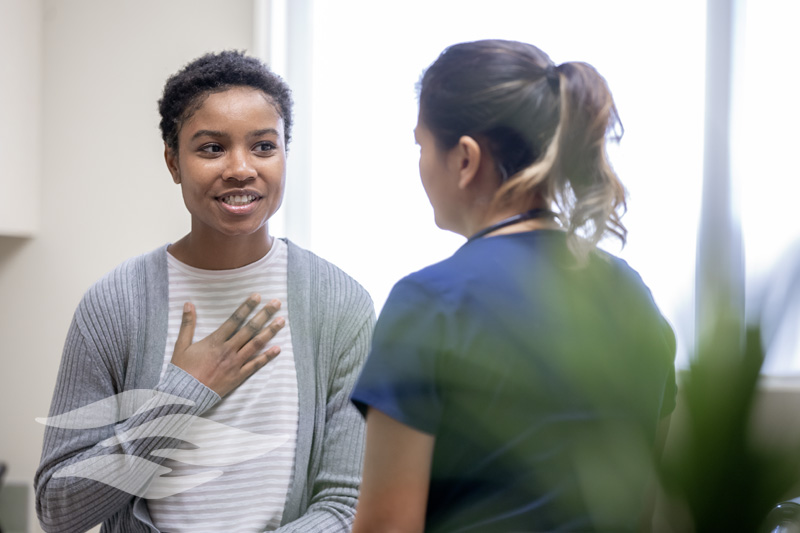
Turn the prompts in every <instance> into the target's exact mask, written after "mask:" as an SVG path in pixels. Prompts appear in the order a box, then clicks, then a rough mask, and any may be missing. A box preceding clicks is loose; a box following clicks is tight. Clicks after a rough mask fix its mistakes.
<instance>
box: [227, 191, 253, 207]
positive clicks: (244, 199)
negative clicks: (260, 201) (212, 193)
mask: <svg viewBox="0 0 800 533" xmlns="http://www.w3.org/2000/svg"><path fill="white" fill-rule="evenodd" d="M256 198H258V197H257V196H256V195H254V194H245V195H237V196H223V197H221V198H220V200H221V201H222V203H224V204H228V205H236V206H238V205H247V204H249V203H252V202H255V201H256Z"/></svg>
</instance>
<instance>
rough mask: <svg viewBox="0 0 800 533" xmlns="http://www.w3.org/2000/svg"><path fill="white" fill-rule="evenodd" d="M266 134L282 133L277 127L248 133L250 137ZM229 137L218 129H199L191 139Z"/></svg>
mask: <svg viewBox="0 0 800 533" xmlns="http://www.w3.org/2000/svg"><path fill="white" fill-rule="evenodd" d="M264 135H280V133H279V132H278V130H276V129H275V128H264V129H263V130H256V131H254V132H251V133H249V134H248V136H249V137H262V136H264ZM204 136H205V137H215V138H220V137H228V134H227V133H224V132H222V131H217V130H197V131H196V132H195V134H194V135H192V138H191V140H195V139H197V138H198V137H204Z"/></svg>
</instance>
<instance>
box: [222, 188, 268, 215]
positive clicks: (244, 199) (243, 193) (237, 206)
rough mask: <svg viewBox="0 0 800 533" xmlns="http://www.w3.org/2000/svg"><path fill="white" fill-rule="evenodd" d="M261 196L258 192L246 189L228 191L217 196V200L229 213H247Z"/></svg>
mask: <svg viewBox="0 0 800 533" xmlns="http://www.w3.org/2000/svg"><path fill="white" fill-rule="evenodd" d="M261 198H262V196H261V195H260V194H258V193H256V192H253V191H247V190H236V191H230V192H227V193H225V194H222V195H220V196H217V200H218V201H219V203H220V204H221V205H222V207H223V209H225V210H226V211H228V212H229V213H235V214H239V215H243V214H247V213H249V212H250V211H252V209H254V208H255V205H256V203H257V202H258V201H259V200H261Z"/></svg>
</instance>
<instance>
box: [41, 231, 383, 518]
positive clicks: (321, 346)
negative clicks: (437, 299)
mask: <svg viewBox="0 0 800 533" xmlns="http://www.w3.org/2000/svg"><path fill="white" fill-rule="evenodd" d="M288 245H289V274H288V286H289V298H288V300H289V322H290V323H291V334H292V346H293V348H294V354H295V360H296V366H297V385H298V394H299V427H298V434H297V450H296V460H295V471H294V475H293V482H292V485H291V488H290V491H289V494H288V496H287V499H286V505H285V508H284V513H283V522H282V524H283V525H282V526H281V527H280V528H279V529H278V530H277V531H281V532H289V531H296V532H302V533H309V532H315V531H321V532H336V531H342V532H345V531H349V529H350V526H351V524H352V519H353V516H354V514H355V505H356V501H357V498H358V487H359V483H360V478H361V464H362V457H363V446H364V423H363V420H362V418H361V416H360V414H359V413H358V412H357V411H356V410H355V408H354V407H352V406H351V404H350V402H349V395H350V391H351V389H352V388H353V385H354V383H355V381H356V379H357V377H358V372H359V370H360V368H361V365H362V364H363V361H364V359H365V358H366V355H367V352H368V350H369V343H370V337H371V334H372V328H373V325H374V320H375V315H374V311H373V306H372V302H371V300H370V298H369V295H368V294H367V293H366V291H365V290H364V289H363V288H362V287H361V286H360V285H358V283H356V282H355V281H354V280H353V279H352V278H350V277H348V276H347V275H346V274H344V273H343V272H342V271H341V270H339V269H338V268H336V267H335V266H333V265H331V264H330V263H327V262H325V261H324V260H322V259H320V258H318V257H317V256H315V255H314V254H312V253H310V252H308V251H305V250H303V249H301V248H299V247H297V246H295V245H294V244H292V243H291V242H289V243H288ZM167 296H168V289H167V267H166V247H161V248H159V249H158V250H155V251H153V252H151V253H149V254H146V255H143V256H139V257H137V258H134V259H131V260H129V261H126V262H125V263H123V264H122V265H120V266H119V267H117V268H116V269H115V270H113V271H112V272H110V273H109V274H107V275H106V276H105V277H104V278H103V279H101V280H100V281H98V282H97V283H96V284H95V285H94V286H93V287H92V288H91V289H90V290H89V291H88V292H87V293H86V295H85V296H84V298H83V300H82V301H81V303H80V304H79V306H78V309H77V311H76V312H75V316H74V318H73V321H72V325H71V327H70V330H69V333H68V335H67V340H66V342H65V346H64V353H63V357H62V362H61V367H60V369H59V374H58V379H57V382H56V387H55V391H54V394H53V400H52V404H51V408H50V416H54V415H58V414H62V413H66V412H68V411H70V410H73V409H77V408H80V407H83V406H86V405H88V404H90V403H92V402H95V401H99V400H102V399H104V398H109V397H112V396H114V395H116V394H118V393H120V392H122V391H126V390H133V389H153V390H157V391H159V392H164V393H169V394H172V395H175V396H179V397H181V398H185V399H187V400H190V401H192V402H194V404H195V405H194V406H186V405H159V406H157V407H153V408H151V406H150V405H148V404H145V405H143V406H142V407H141V408H140V409H139V410H138V411H137V412H136V413H135V414H134V415H133V416H131V417H130V418H128V419H127V420H124V421H122V422H119V423H117V424H112V425H108V426H104V427H101V428H97V429H89V430H86V429H83V430H71V429H62V428H58V427H53V426H48V427H47V428H46V430H45V436H44V446H43V452H42V459H41V463H40V466H39V469H38V471H37V473H36V477H35V480H34V484H35V488H36V510H37V514H38V516H39V520H40V523H41V525H42V528H43V529H44V530H45V531H48V532H49V531H57V532H59V533H62V532H72V531H74V532H82V531H86V530H87V529H90V528H91V527H93V526H95V525H97V524H99V523H101V522H102V523H103V529H102V530H103V531H104V532H120V533H127V532H143V531H157V529H156V528H155V527H154V526H152V523H151V520H150V517H149V514H148V512H147V505H146V502H145V500H143V499H142V498H139V497H134V496H132V495H131V494H129V493H128V492H125V491H122V490H119V489H116V488H113V487H111V486H109V485H106V484H104V483H100V482H97V481H92V480H90V479H85V478H80V477H54V475H55V474H57V472H58V471H59V470H61V469H62V468H64V467H67V466H69V465H74V464H76V463H79V462H81V461H85V460H88V459H92V458H96V457H99V456H102V455H106V454H109V453H116V454H125V455H126V456H130V455H133V456H139V457H146V458H147V459H148V460H150V461H153V462H157V461H158V458H156V457H154V456H150V455H149V453H150V452H151V451H153V450H156V449H158V448H164V447H173V446H175V444H176V438H179V437H180V435H181V434H182V433H183V432H184V431H185V430H186V427H184V426H185V425H186V423H185V420H186V419H187V418H188V417H166V418H164V420H163V421H160V422H162V423H163V425H164V427H162V428H160V430H159V434H160V435H167V436H164V437H149V438H144V439H137V440H132V441H130V442H124V443H122V444H118V445H117V446H116V447H112V448H108V447H104V446H101V445H100V444H99V443H100V442H101V441H103V440H105V439H108V438H110V437H113V436H114V435H121V434H122V433H124V432H125V431H126V430H128V429H131V428H134V427H136V426H139V425H141V424H142V423H144V422H148V421H151V420H155V419H158V418H161V417H164V415H167V414H179V413H184V414H190V415H200V414H202V413H203V412H205V411H206V410H207V409H209V408H210V407H211V406H213V405H214V404H216V403H217V402H218V401H219V396H217V395H216V394H215V393H214V392H213V391H211V390H210V389H208V388H207V387H205V386H204V385H202V384H201V383H200V382H198V381H197V380H196V379H194V378H193V377H192V376H190V375H189V374H187V373H186V372H184V371H183V370H181V369H179V368H177V367H175V366H174V365H169V367H168V368H167V371H166V372H165V373H164V375H163V376H162V377H161V379H160V380H159V372H160V369H161V363H162V361H163V357H164V349H165V343H166V335H167V326H166V324H167ZM182 421H183V422H182ZM187 427H188V426H187ZM126 480H127V478H126ZM144 482H145V480H142V483H144ZM209 506H212V507H213V502H209Z"/></svg>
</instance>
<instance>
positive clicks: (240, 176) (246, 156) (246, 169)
mask: <svg viewBox="0 0 800 533" xmlns="http://www.w3.org/2000/svg"><path fill="white" fill-rule="evenodd" d="M250 157H251V155H250V151H249V150H240V149H237V150H231V151H230V152H229V155H228V165H227V166H226V168H225V175H224V176H223V178H224V179H225V180H226V181H227V180H235V181H242V182H243V181H250V180H254V179H255V178H256V169H255V167H254V166H253V164H252V162H251V161H250Z"/></svg>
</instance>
